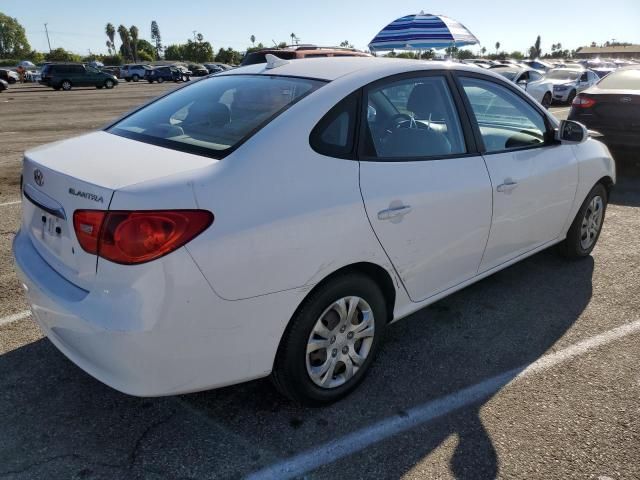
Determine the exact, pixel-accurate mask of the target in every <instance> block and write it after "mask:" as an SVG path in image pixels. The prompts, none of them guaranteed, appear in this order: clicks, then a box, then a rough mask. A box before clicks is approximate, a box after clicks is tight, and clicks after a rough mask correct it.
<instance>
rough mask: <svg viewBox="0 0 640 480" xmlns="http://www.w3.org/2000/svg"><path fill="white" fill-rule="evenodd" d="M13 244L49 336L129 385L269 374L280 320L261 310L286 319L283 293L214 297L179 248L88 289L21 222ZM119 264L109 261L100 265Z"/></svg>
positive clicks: (145, 392)
mask: <svg viewBox="0 0 640 480" xmlns="http://www.w3.org/2000/svg"><path fill="white" fill-rule="evenodd" d="M13 254H14V257H15V261H16V265H17V270H18V274H19V277H20V280H21V282H22V284H23V287H24V289H25V292H26V296H27V299H28V302H29V303H30V305H31V310H32V312H33V316H34V318H35V320H36V321H37V323H38V324H39V325H40V327H41V328H42V330H43V332H44V333H45V334H46V335H47V337H48V338H49V339H50V340H51V342H52V343H53V344H54V345H55V346H56V347H57V348H58V349H59V350H60V351H61V352H62V353H64V354H65V355H66V356H67V357H68V358H69V359H70V360H71V361H73V362H74V363H75V364H76V365H78V366H79V367H80V368H82V369H83V370H85V371H86V372H87V373H89V374H90V375H92V376H93V377H95V378H97V379H98V380H100V381H101V382H103V383H105V384H107V385H109V386H111V387H113V388H115V389H117V390H119V391H121V392H124V393H127V394H130V395H136V396H143V397H148V396H163V395H173V394H178V393H187V392H193V391H198V390H206V389H210V388H216V387H221V386H225V385H230V384H234V383H239V382H242V381H246V380H250V379H253V378H258V377H261V376H265V375H268V374H269V373H270V371H271V368H272V365H273V359H274V357H275V353H276V350H277V347H278V343H279V339H280V336H281V334H282V332H283V330H284V328H285V326H286V321H285V322H283V321H282V320H279V321H275V322H273V323H269V322H268V319H269V318H276V319H278V318H279V317H278V316H277V315H282V317H280V318H285V320H286V319H288V318H290V317H284V314H285V311H286V310H288V309H289V308H295V307H290V306H289V303H290V302H287V301H284V302H283V300H284V297H285V296H286V294H285V295H280V296H279V297H278V298H276V296H277V295H274V296H265V297H262V298H261V299H250V300H247V301H238V302H229V301H225V300H222V299H220V298H219V297H218V296H217V295H215V293H214V292H213V291H212V290H211V288H210V287H209V285H208V284H207V283H206V281H205V280H204V278H203V277H202V274H201V273H200V271H199V270H198V269H197V267H196V265H195V263H194V262H193V260H192V259H191V257H190V256H189V254H188V253H187V252H186V250H184V249H180V250H177V251H176V252H173V253H172V254H171V255H168V256H166V257H164V258H163V259H161V260H159V261H157V262H150V263H149V264H147V265H153V264H154V263H157V265H156V266H152V267H151V269H150V270H149V271H148V272H146V273H144V274H143V275H138V277H137V280H136V281H135V283H134V284H130V283H129V281H130V280H131V278H126V275H125V278H119V279H118V280H117V282H113V283H106V282H105V283H100V282H96V285H95V286H94V287H93V288H92V289H91V291H86V290H83V289H81V288H79V287H77V286H76V285H74V284H72V283H70V282H68V281H67V280H65V279H64V278H63V277H61V276H60V275H59V274H58V273H57V272H56V271H55V270H54V269H52V268H51V267H50V266H49V264H47V263H46V262H45V261H44V260H43V259H42V258H41V257H40V255H39V254H38V253H37V251H36V250H35V248H34V247H33V244H32V243H31V240H30V239H29V237H28V235H27V234H25V233H23V232H22V231H21V232H18V234H17V235H16V237H15V239H14V242H13ZM121 267H122V266H119V265H117V266H116V265H115V264H113V265H112V264H109V263H108V262H107V265H105V267H104V269H105V270H107V271H108V270H109V269H110V268H111V269H117V268H121ZM101 268H102V266H101ZM129 269H131V267H129ZM111 273H112V272H111ZM109 276H110V278H111V274H109ZM123 284H125V285H128V286H124V285H123ZM268 297H271V298H268ZM261 310H262V311H261ZM292 311H293V310H292ZM265 313H266V315H265ZM289 316H290V313H289ZM258 320H259V321H258Z"/></svg>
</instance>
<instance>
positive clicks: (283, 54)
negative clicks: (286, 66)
mask: <svg viewBox="0 0 640 480" xmlns="http://www.w3.org/2000/svg"><path fill="white" fill-rule="evenodd" d="M267 53H270V54H271V55H275V56H276V57H278V58H282V59H283V60H293V59H294V58H296V52H293V51H288V50H272V51H270V52H253V53H249V54H248V55H246V56H245V57H244V58H243V59H242V63H241V64H240V65H241V66H243V67H244V66H246V65H254V64H256V63H267V59H266V58H265V56H266V55H267Z"/></svg>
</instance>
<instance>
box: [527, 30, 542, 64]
mask: <svg viewBox="0 0 640 480" xmlns="http://www.w3.org/2000/svg"><path fill="white" fill-rule="evenodd" d="M540 43H541V42H540V35H538V38H536V42H535V43H534V44H533V47H531V48H530V49H529V53H530V55H531V58H532V59H533V58H540V57H541V56H542V49H541V48H540Z"/></svg>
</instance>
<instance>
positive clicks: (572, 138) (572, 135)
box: [556, 120, 589, 143]
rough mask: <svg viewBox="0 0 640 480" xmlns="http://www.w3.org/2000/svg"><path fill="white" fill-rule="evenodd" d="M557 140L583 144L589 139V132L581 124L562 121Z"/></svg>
mask: <svg viewBox="0 0 640 480" xmlns="http://www.w3.org/2000/svg"><path fill="white" fill-rule="evenodd" d="M556 138H557V140H560V141H561V142H563V143H582V142H585V141H586V140H587V138H589V131H588V130H587V127H585V126H584V125H582V124H581V123H579V122H574V121H573V120H562V121H561V122H560V128H559V129H558V131H557V133H556Z"/></svg>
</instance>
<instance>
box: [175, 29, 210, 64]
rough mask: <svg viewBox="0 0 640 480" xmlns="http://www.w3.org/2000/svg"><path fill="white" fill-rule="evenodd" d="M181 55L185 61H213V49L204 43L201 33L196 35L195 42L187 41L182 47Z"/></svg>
mask: <svg viewBox="0 0 640 480" xmlns="http://www.w3.org/2000/svg"><path fill="white" fill-rule="evenodd" d="M182 53H183V55H184V58H185V59H186V60H191V61H193V62H198V63H203V62H212V61H213V47H212V46H211V44H210V43H209V42H205V41H204V37H203V36H202V34H201V33H198V34H197V35H196V41H195V42H194V41H193V40H191V39H189V40H187V43H186V45H183V49H182Z"/></svg>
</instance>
